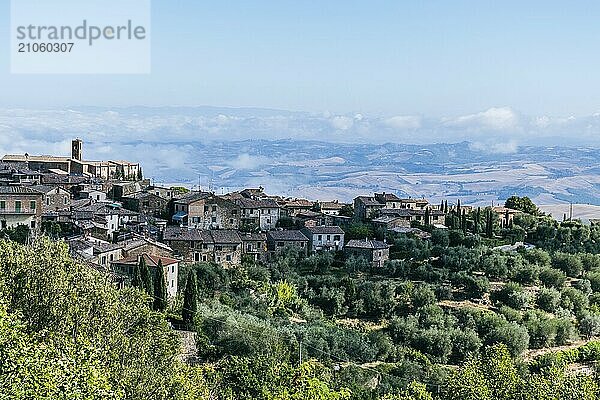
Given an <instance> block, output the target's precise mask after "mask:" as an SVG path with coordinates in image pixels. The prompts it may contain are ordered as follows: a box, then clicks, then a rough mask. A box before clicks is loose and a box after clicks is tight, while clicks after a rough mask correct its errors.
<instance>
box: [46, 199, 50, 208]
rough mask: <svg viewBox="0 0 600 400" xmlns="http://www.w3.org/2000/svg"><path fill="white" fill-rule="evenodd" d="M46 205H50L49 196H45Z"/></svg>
mask: <svg viewBox="0 0 600 400" xmlns="http://www.w3.org/2000/svg"><path fill="white" fill-rule="evenodd" d="M46 205H47V206H49V205H50V197H46Z"/></svg>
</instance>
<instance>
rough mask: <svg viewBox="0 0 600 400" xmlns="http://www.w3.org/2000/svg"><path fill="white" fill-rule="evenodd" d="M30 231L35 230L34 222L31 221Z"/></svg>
mask: <svg viewBox="0 0 600 400" xmlns="http://www.w3.org/2000/svg"><path fill="white" fill-rule="evenodd" d="M31 229H35V221H31Z"/></svg>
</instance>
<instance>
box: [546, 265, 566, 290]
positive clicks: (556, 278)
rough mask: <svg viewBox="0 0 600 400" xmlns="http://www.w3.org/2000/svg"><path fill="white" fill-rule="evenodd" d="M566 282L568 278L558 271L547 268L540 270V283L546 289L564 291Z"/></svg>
mask: <svg viewBox="0 0 600 400" xmlns="http://www.w3.org/2000/svg"><path fill="white" fill-rule="evenodd" d="M566 280H567V276H566V275H565V274H564V272H562V271H559V270H557V269H554V268H550V267H547V268H542V269H541V270H540V281H541V282H542V284H543V285H544V286H546V287H553V288H556V289H562V288H563V286H564V285H565V282H566Z"/></svg>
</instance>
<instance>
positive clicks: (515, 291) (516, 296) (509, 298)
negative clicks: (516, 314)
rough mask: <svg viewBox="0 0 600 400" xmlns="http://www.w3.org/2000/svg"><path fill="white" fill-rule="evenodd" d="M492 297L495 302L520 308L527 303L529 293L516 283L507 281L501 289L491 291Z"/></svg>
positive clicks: (529, 297) (529, 298)
mask: <svg viewBox="0 0 600 400" xmlns="http://www.w3.org/2000/svg"><path fill="white" fill-rule="evenodd" d="M492 298H493V299H494V301H496V302H499V303H501V304H504V305H507V306H509V307H512V308H514V309H517V310H522V309H523V308H525V307H527V306H528V305H529V302H530V300H531V294H530V293H528V292H526V291H525V290H523V288H522V287H521V285H519V284H518V283H514V282H508V283H507V284H506V285H504V287H502V289H500V290H498V291H496V292H494V293H492Z"/></svg>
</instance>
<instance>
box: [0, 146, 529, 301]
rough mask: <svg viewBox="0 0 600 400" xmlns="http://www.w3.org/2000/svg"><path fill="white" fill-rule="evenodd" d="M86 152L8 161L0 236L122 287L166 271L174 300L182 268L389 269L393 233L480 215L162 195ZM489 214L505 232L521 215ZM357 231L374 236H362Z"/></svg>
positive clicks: (389, 203)
mask: <svg viewBox="0 0 600 400" xmlns="http://www.w3.org/2000/svg"><path fill="white" fill-rule="evenodd" d="M83 153H84V152H83V141H82V140H80V139H74V140H73V141H72V149H71V156H70V157H66V156H45V155H42V156H32V155H29V154H21V155H5V156H4V157H3V158H2V159H1V161H0V230H1V231H6V230H21V231H23V232H25V234H26V235H29V236H30V237H35V236H37V235H40V234H46V235H49V236H53V237H56V238H60V239H62V240H65V241H66V242H67V243H68V244H69V248H70V251H71V253H72V255H73V256H75V257H76V258H78V259H80V260H82V261H84V262H86V263H87V264H88V265H90V266H92V267H94V268H96V269H99V270H102V271H106V272H107V273H110V275H111V277H112V278H113V279H114V281H115V283H116V284H117V285H119V286H125V285H128V284H130V282H131V279H132V274H133V271H134V266H135V265H136V264H137V263H138V262H139V260H140V259H142V258H143V259H144V260H145V262H146V264H147V265H148V266H149V267H150V268H156V267H158V265H162V267H163V268H164V276H165V279H166V286H167V292H168V293H169V295H171V296H174V295H175V294H176V293H177V291H178V288H177V281H178V278H177V274H178V269H179V265H180V264H181V263H198V262H212V263H216V264H220V265H221V266H223V267H232V266H236V265H240V264H241V262H242V260H243V259H244V258H250V259H252V260H254V261H266V260H268V259H269V258H270V257H272V256H273V255H274V254H275V253H276V252H277V251H279V250H281V249H283V248H287V247H295V248H297V249H298V250H299V251H300V252H302V253H304V254H306V255H309V254H314V253H320V252H339V253H341V254H343V255H346V256H353V257H362V258H364V259H366V260H367V262H368V263H370V264H371V265H372V266H373V267H375V268H377V267H382V266H383V265H384V264H385V262H386V261H388V260H389V251H390V247H391V246H390V245H388V244H387V241H386V235H387V233H388V232H393V233H411V234H414V235H417V236H419V237H421V238H425V239H427V238H428V237H430V236H431V235H430V233H429V232H427V230H425V229H423V228H424V227H426V226H431V227H435V228H438V229H446V227H447V220H446V219H447V216H448V215H449V212H454V215H456V212H457V211H458V215H459V216H460V215H461V213H462V215H464V214H465V213H468V212H472V211H473V210H474V208H473V207H471V206H467V205H461V204H460V202H458V203H457V204H448V202H447V201H441V202H440V204H432V203H430V202H429V201H428V200H427V199H424V198H400V197H398V196H397V195H396V194H394V193H385V192H383V193H373V194H369V195H364V196H358V197H356V198H355V199H354V201H353V203H352V204H345V203H343V202H340V201H338V200H330V201H313V200H309V199H299V198H287V197H282V196H278V195H272V194H267V193H265V191H264V189H263V188H262V187H259V188H247V189H244V190H241V191H237V192H233V193H227V194H223V195H217V194H215V193H213V192H208V191H190V190H188V189H186V188H183V187H160V186H156V185H153V184H152V183H151V182H150V180H148V179H145V178H144V176H143V173H142V168H141V166H140V165H139V164H138V163H135V162H130V161H123V160H108V161H86V160H85V159H84V154H83ZM491 209H492V210H493V212H494V213H495V214H496V218H494V221H495V223H498V224H501V225H502V226H508V225H509V224H510V223H511V221H512V218H513V217H514V216H515V215H517V214H519V213H520V212H521V211H518V210H514V209H509V208H506V207H492V208H491ZM459 219H460V218H459ZM459 223H460V221H459ZM357 225H358V226H368V227H369V228H370V229H369V230H368V232H372V234H371V235H370V236H365V237H358V235H359V234H360V233H358V234H357V232H356V231H357V229H354V228H356V226H357ZM358 231H360V230H358ZM349 232H350V234H349ZM375 233H376V234H375Z"/></svg>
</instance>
